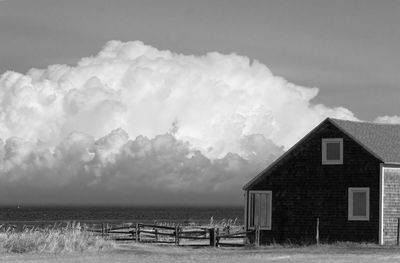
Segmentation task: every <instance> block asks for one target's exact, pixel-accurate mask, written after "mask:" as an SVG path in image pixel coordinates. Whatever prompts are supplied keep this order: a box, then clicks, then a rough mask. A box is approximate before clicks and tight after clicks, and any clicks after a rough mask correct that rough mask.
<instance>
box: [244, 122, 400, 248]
mask: <svg viewBox="0 0 400 263" xmlns="http://www.w3.org/2000/svg"><path fill="white" fill-rule="evenodd" d="M243 189H244V191H245V203H246V205H245V226H246V230H251V229H255V228H258V229H260V241H261V243H269V242H288V241H290V242H307V241H311V240H314V239H315V236H316V231H317V230H316V229H317V227H316V225H317V224H316V222H317V219H318V221H319V237H320V240H321V241H326V242H330V241H365V242H375V243H379V244H391V243H395V242H396V237H397V222H398V221H397V220H398V218H399V217H400V125H394V124H376V123H365V122H354V121H344V120H338V119H331V118H328V119H326V120H324V121H323V122H322V123H320V124H319V125H318V126H317V127H316V128H314V129H313V130H312V131H311V132H310V133H308V134H307V135H306V136H305V137H304V138H303V139H301V140H300V141H299V142H298V143H296V144H295V145H294V146H293V147H292V148H291V149H289V150H288V151H286V152H285V153H284V154H283V155H282V156H281V157H280V158H278V159H277V160H276V161H275V162H273V163H272V164H271V165H270V166H269V167H267V168H266V169H265V170H263V171H262V172H261V173H260V174H258V175H257V176H256V177H255V178H254V179H252V180H251V181H250V182H248V183H247V184H246V185H245V186H244V187H243ZM253 238H254V236H250V240H252V239H253Z"/></svg>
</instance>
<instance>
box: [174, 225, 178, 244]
mask: <svg viewBox="0 0 400 263" xmlns="http://www.w3.org/2000/svg"><path fill="white" fill-rule="evenodd" d="M175 245H176V246H179V226H175Z"/></svg>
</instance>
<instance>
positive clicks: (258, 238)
mask: <svg viewBox="0 0 400 263" xmlns="http://www.w3.org/2000/svg"><path fill="white" fill-rule="evenodd" d="M255 234H256V236H255V241H256V242H255V243H256V245H257V246H260V244H261V240H260V226H256V233H255Z"/></svg>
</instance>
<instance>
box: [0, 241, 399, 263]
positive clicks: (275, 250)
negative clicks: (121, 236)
mask: <svg viewBox="0 0 400 263" xmlns="http://www.w3.org/2000/svg"><path fill="white" fill-rule="evenodd" d="M398 261H400V249H399V248H397V247H379V246H375V245H358V244H334V245H321V246H305V247H280V246H273V247H260V248H234V249H233V248H232V249H225V248H190V247H175V246H158V245H144V244H134V243H131V244H124V245H117V246H116V247H115V248H110V249H106V250H101V251H98V252H88V251H86V252H80V253H78V252H69V253H25V254H15V253H14V254H10V253H5V254H2V255H1V262H14V263H18V262H45V263H46V262H104V263H105V262H145V263H146V262H189V263H190V262H218V263H236V262H300V263H302V262H304V263H305V262H371V263H372V262H374V263H375V262H380V263H381V262H398Z"/></svg>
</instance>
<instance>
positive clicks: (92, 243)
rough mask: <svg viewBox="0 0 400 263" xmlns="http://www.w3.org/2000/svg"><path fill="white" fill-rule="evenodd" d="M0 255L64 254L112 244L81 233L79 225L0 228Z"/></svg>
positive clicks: (112, 244) (83, 232)
mask: <svg viewBox="0 0 400 263" xmlns="http://www.w3.org/2000/svg"><path fill="white" fill-rule="evenodd" d="M0 230H1V231H0V253H2V254H4V253H30V252H36V253H64V252H82V251H90V250H95V251H97V250H101V249H104V248H112V247H113V246H114V243H113V242H111V241H106V240H104V239H102V238H100V237H96V236H94V235H92V234H90V233H88V232H85V231H82V230H81V226H80V224H79V223H69V224H67V225H66V226H64V227H47V228H27V227H24V229H22V231H16V230H14V229H13V228H10V227H8V228H3V229H1V228H0Z"/></svg>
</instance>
